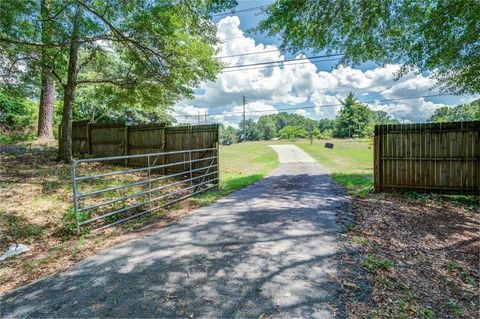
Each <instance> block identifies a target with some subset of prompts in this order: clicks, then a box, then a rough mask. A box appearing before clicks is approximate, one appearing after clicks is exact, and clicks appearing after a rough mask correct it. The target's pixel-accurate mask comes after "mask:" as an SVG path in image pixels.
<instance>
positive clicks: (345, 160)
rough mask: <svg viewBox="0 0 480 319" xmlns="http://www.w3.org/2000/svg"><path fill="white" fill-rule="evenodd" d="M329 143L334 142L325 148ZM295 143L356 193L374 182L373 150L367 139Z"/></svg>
mask: <svg viewBox="0 0 480 319" xmlns="http://www.w3.org/2000/svg"><path fill="white" fill-rule="evenodd" d="M325 142H331V143H333V144H334V147H333V149H329V148H325V147H324V144H325ZM295 144H296V145H297V146H299V147H301V148H302V149H303V150H304V151H305V152H307V153H308V154H310V156H312V157H313V158H314V159H315V160H317V161H318V162H319V163H320V164H321V165H322V166H323V167H325V168H326V169H327V170H329V171H330V173H331V174H332V177H333V179H334V180H335V181H337V182H338V183H339V184H340V185H342V186H344V187H346V188H347V189H348V190H349V191H352V192H365V191H367V190H369V189H371V187H372V184H373V149H372V145H371V144H370V142H369V141H367V140H337V139H334V140H329V141H318V140H316V141H314V143H313V145H310V142H309V141H298V142H295Z"/></svg>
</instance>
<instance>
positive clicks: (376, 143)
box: [373, 125, 382, 192]
mask: <svg viewBox="0 0 480 319" xmlns="http://www.w3.org/2000/svg"><path fill="white" fill-rule="evenodd" d="M380 141H381V133H380V126H379V125H375V134H374V136H373V173H374V176H373V186H374V188H375V191H376V192H380V191H381V188H382V187H381V180H380V178H381V175H380V143H381V142H380Z"/></svg>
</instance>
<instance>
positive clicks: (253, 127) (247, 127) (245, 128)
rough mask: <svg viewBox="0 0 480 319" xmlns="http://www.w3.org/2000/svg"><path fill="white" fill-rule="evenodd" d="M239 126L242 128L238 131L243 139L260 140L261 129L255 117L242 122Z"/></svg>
mask: <svg viewBox="0 0 480 319" xmlns="http://www.w3.org/2000/svg"><path fill="white" fill-rule="evenodd" d="M239 127H240V129H239V132H238V133H239V135H240V136H241V138H242V140H246V141H258V140H259V139H260V131H259V130H258V127H257V124H256V123H255V121H254V120H253V119H248V120H246V121H245V122H244V121H242V122H240V125H239Z"/></svg>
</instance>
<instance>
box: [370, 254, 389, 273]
mask: <svg viewBox="0 0 480 319" xmlns="http://www.w3.org/2000/svg"><path fill="white" fill-rule="evenodd" d="M362 264H363V266H364V267H365V268H366V269H367V270H368V271H369V272H371V273H377V272H378V271H379V270H389V269H390V268H393V266H394V263H393V261H392V260H390V259H386V258H380V257H377V256H374V255H368V256H367V258H365V259H364V260H363V262H362Z"/></svg>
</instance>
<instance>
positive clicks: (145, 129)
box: [72, 122, 218, 180]
mask: <svg viewBox="0 0 480 319" xmlns="http://www.w3.org/2000/svg"><path fill="white" fill-rule="evenodd" d="M72 137H73V142H72V152H73V154H75V156H79V157H81V156H85V155H89V156H91V157H111V156H122V155H136V154H148V153H159V152H168V151H182V150H190V149H201V148H212V147H214V148H218V125H216V124H213V125H195V126H185V127H165V125H163V124H154V125H135V126H124V125H118V124H113V125H106V124H87V123H82V122H75V123H73V126H72ZM213 155H214V152H213V151H212V152H204V153H201V154H199V153H192V155H191V156H192V159H200V158H205V157H211V156H213ZM185 156H187V154H186V153H184V154H178V155H168V156H162V157H161V158H152V159H151V161H153V163H151V164H152V165H155V164H157V165H160V164H168V163H174V162H180V161H187V160H188V158H184V157H185ZM188 156H189V155H188ZM146 160H147V159H146V158H134V159H128V162H125V165H129V166H145V165H147V164H148V163H146V162H145V161H146ZM213 164H218V163H217V162H216V160H215V161H214V162H213ZM185 165H189V164H181V165H178V166H171V167H169V168H168V170H162V173H163V174H165V173H166V172H168V173H170V172H180V171H184V170H185V169H187V167H186V166H185ZM203 166H204V163H202V162H195V163H194V164H193V167H192V168H193V169H195V168H199V167H203ZM195 174H197V175H202V174H203V173H202V172H196V173H195ZM217 177H218V176H215V175H211V176H209V177H208V179H207V180H209V179H214V178H217Z"/></svg>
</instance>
